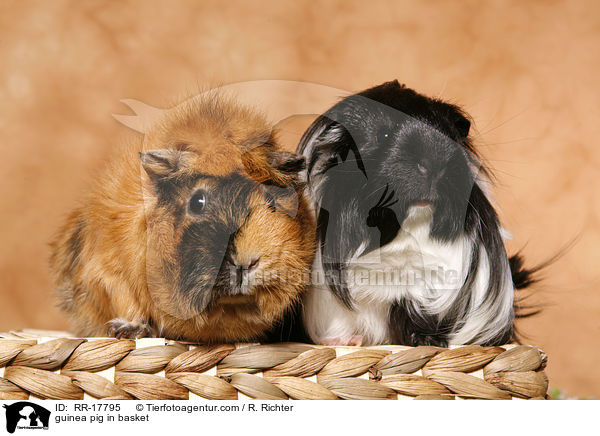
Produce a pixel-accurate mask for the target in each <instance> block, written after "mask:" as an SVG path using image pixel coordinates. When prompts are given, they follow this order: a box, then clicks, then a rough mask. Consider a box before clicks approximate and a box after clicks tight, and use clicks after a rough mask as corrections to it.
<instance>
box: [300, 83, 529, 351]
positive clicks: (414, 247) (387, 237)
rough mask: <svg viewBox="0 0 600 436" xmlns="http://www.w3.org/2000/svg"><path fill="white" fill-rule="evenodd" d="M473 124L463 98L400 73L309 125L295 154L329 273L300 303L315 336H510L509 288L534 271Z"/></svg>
mask: <svg viewBox="0 0 600 436" xmlns="http://www.w3.org/2000/svg"><path fill="white" fill-rule="evenodd" d="M469 129H470V122H469V120H468V119H467V117H466V116H465V115H464V113H463V112H462V111H461V110H460V109H459V108H458V107H457V106H454V105H452V104H448V103H446V102H443V101H441V100H437V99H432V98H428V97H425V96H423V95H421V94H418V93H417V92H415V91H413V90H411V89H408V88H406V87H405V86H404V85H400V84H399V83H398V82H397V81H394V82H388V83H384V84H383V85H380V86H376V87H373V88H371V89H368V90H366V91H363V92H361V93H358V94H356V95H352V96H350V97H347V98H345V99H344V100H342V101H341V102H339V103H338V104H336V105H335V106H333V107H332V108H331V109H329V110H328V111H327V112H325V113H324V114H323V115H321V116H320V117H319V118H317V119H316V120H315V121H314V122H313V124H312V125H311V126H310V127H309V129H308V130H307V131H306V133H305V134H304V136H303V138H302V140H301V142H300V145H299V150H298V151H299V152H301V153H303V154H304V156H305V157H306V159H307V169H308V176H307V191H308V194H309V196H310V197H311V198H312V202H313V207H314V209H315V212H316V217H317V238H318V239H319V246H318V249H317V256H316V258H315V264H314V267H313V270H314V274H315V275H316V276H318V275H322V276H323V277H324V279H323V280H313V281H314V284H313V286H312V287H311V288H310V290H309V291H308V292H307V294H306V296H305V298H304V301H303V303H304V309H303V314H304V324H305V328H306V330H307V332H308V334H309V336H310V337H311V338H312V340H313V341H315V342H317V343H326V344H339V343H342V344H359V343H362V344H363V345H365V344H382V343H383V344H384V343H392V344H406V345H413V346H414V345H422V344H432V345H447V344H488V345H491V344H503V343H507V342H509V341H510V340H511V339H512V338H513V334H514V328H513V322H514V318H515V310H514V307H513V304H514V301H513V296H514V289H515V288H521V287H525V286H527V285H528V284H529V283H531V279H532V278H531V273H532V271H530V270H526V269H523V268H522V261H521V259H520V258H519V257H518V256H513V257H512V258H511V259H510V260H509V258H508V256H507V254H506V250H505V247H504V242H503V238H502V229H501V226H500V223H499V219H498V215H497V213H496V211H495V210H494V207H493V206H492V203H491V201H490V199H489V197H488V193H487V189H486V186H487V184H488V183H489V177H488V175H489V171H488V169H487V168H486V167H485V164H484V162H482V160H481V158H480V157H479V156H478V154H477V153H476V151H475V149H474V148H473V144H472V143H471V141H470V139H469ZM511 268H512V271H511ZM513 277H514V278H515V280H514V281H513Z"/></svg>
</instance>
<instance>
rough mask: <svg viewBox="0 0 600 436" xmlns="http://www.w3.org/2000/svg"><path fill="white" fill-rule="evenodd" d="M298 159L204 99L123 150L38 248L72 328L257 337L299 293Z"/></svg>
mask: <svg viewBox="0 0 600 436" xmlns="http://www.w3.org/2000/svg"><path fill="white" fill-rule="evenodd" d="M303 169H304V158H302V157H300V156H297V155H295V154H292V153H287V152H284V151H281V150H280V149H279V147H278V144H277V139H276V137H275V135H274V134H273V133H272V130H271V126H269V125H268V124H267V122H266V121H265V120H264V118H263V117H261V116H260V115H258V114H256V113H254V112H253V111H252V110H251V109H248V108H246V107H242V106H240V105H238V104H236V103H235V102H234V101H233V100H231V99H228V98H225V97H224V96H222V95H218V94H216V93H210V94H209V95H204V96H201V97H200V98H196V99H193V100H190V101H188V102H185V103H183V104H181V105H179V106H177V107H176V108H174V109H171V110H170V111H167V112H166V114H165V115H164V116H163V119H162V120H161V121H160V122H158V123H156V125H154V126H153V127H152V128H151V129H150V130H149V131H148V132H147V134H146V136H145V138H144V140H143V141H139V143H137V144H132V145H129V146H126V147H125V148H124V150H122V152H121V153H120V154H119V155H118V156H117V157H116V159H114V160H113V161H112V165H110V166H109V168H108V169H107V170H106V171H105V172H104V173H103V174H102V175H101V177H100V178H99V180H98V183H97V185H96V187H95V189H92V190H91V192H90V193H89V195H88V196H87V197H86V199H85V201H84V202H83V204H82V206H81V207H79V208H78V209H76V210H75V211H73V212H72V213H71V215H70V216H69V218H68V220H67V222H66V224H65V225H64V226H63V227H62V228H61V229H60V231H59V234H58V235H57V237H56V239H55V240H54V242H53V243H52V244H51V248H52V255H51V262H50V263H51V268H52V271H53V273H54V276H55V283H56V289H57V293H58V298H59V306H60V307H61V308H62V309H63V310H64V311H65V312H66V313H67V314H68V316H69V317H70V318H71V320H72V321H73V327H74V330H75V332H76V333H77V334H80V335H84V336H93V335H104V334H106V333H108V334H110V335H114V336H116V337H129V338H131V337H141V336H151V335H155V336H164V337H167V338H172V339H186V340H191V341H198V342H234V341H244V340H251V339H260V337H261V333H262V332H264V331H265V330H267V329H269V328H270V327H272V326H273V325H274V324H275V323H277V322H278V321H279V319H280V318H281V317H282V316H283V313H284V311H285V310H286V309H287V308H288V307H290V306H291V305H292V304H293V303H295V302H296V301H297V300H298V299H299V297H300V294H301V293H302V292H303V290H304V289H305V287H306V285H307V283H308V280H309V273H310V265H311V262H312V258H313V255H314V248H315V247H314V244H315V242H314V240H315V235H314V232H315V224H314V221H313V219H312V218H311V214H310V213H309V212H308V210H307V203H306V202H305V199H304V198H303V197H302V184H303V183H302V181H301V176H300V174H301V172H302V170H303Z"/></svg>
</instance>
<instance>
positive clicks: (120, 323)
mask: <svg viewBox="0 0 600 436" xmlns="http://www.w3.org/2000/svg"><path fill="white" fill-rule="evenodd" d="M107 324H108V329H107V330H106V333H107V334H108V335H109V336H114V337H115V338H117V339H135V338H143V337H145V336H152V328H151V327H150V325H149V324H147V323H145V322H132V321H127V320H126V319H123V318H115V319H111V320H110V321H109V322H107Z"/></svg>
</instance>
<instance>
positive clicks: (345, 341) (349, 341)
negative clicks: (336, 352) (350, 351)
mask: <svg viewBox="0 0 600 436" xmlns="http://www.w3.org/2000/svg"><path fill="white" fill-rule="evenodd" d="M362 341H363V337H362V336H358V335H357V336H348V337H344V338H326V339H323V340H322V341H320V342H321V344H322V345H353V346H356V347H360V346H361V345H362Z"/></svg>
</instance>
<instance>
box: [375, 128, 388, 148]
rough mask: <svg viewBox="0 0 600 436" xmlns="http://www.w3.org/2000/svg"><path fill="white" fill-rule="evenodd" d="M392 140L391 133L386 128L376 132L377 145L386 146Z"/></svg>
mask: <svg viewBox="0 0 600 436" xmlns="http://www.w3.org/2000/svg"><path fill="white" fill-rule="evenodd" d="M390 139H392V133H391V132H390V130H389V129H388V128H386V127H384V128H381V129H379V130H378V131H377V142H378V143H379V144H387V143H388V142H389V141H390Z"/></svg>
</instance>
